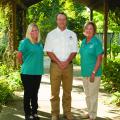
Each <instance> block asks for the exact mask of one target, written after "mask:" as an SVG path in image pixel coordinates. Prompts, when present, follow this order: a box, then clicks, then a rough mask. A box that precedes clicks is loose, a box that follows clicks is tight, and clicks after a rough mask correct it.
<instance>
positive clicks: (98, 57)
mask: <svg viewBox="0 0 120 120" xmlns="http://www.w3.org/2000/svg"><path fill="white" fill-rule="evenodd" d="M95 34H96V25H95V24H94V23H93V22H91V21H90V22H88V23H86V24H85V26H84V35H85V37H86V38H85V39H83V41H82V44H81V47H80V55H81V75H82V77H83V87H84V91H85V95H86V104H87V108H88V114H87V116H86V117H89V119H90V120H95V119H96V116H97V104H98V92H99V86H100V79H101V74H102V69H101V63H102V55H103V48H102V43H101V41H100V40H99V39H97V37H96V36H95Z"/></svg>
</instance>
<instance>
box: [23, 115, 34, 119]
mask: <svg viewBox="0 0 120 120" xmlns="http://www.w3.org/2000/svg"><path fill="white" fill-rule="evenodd" d="M25 120H33V116H32V115H26V116H25Z"/></svg>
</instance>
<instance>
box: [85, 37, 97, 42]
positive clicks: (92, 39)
mask: <svg viewBox="0 0 120 120" xmlns="http://www.w3.org/2000/svg"><path fill="white" fill-rule="evenodd" d="M94 39H96V36H95V35H94V36H93V37H92V38H91V40H90V41H89V42H88V43H86V38H85V43H86V44H90V43H92V42H93V41H94Z"/></svg>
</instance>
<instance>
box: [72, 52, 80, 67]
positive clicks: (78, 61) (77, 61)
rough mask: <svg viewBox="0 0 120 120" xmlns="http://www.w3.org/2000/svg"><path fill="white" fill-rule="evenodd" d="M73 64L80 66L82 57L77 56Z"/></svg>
mask: <svg viewBox="0 0 120 120" xmlns="http://www.w3.org/2000/svg"><path fill="white" fill-rule="evenodd" d="M73 63H74V64H76V65H80V55H79V54H77V55H76V57H75V58H74V59H73Z"/></svg>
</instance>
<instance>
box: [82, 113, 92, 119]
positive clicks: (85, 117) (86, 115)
mask: <svg viewBox="0 0 120 120" xmlns="http://www.w3.org/2000/svg"><path fill="white" fill-rule="evenodd" d="M81 118H82V119H89V118H90V117H89V114H88V113H87V114H83V115H82V116H81Z"/></svg>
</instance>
